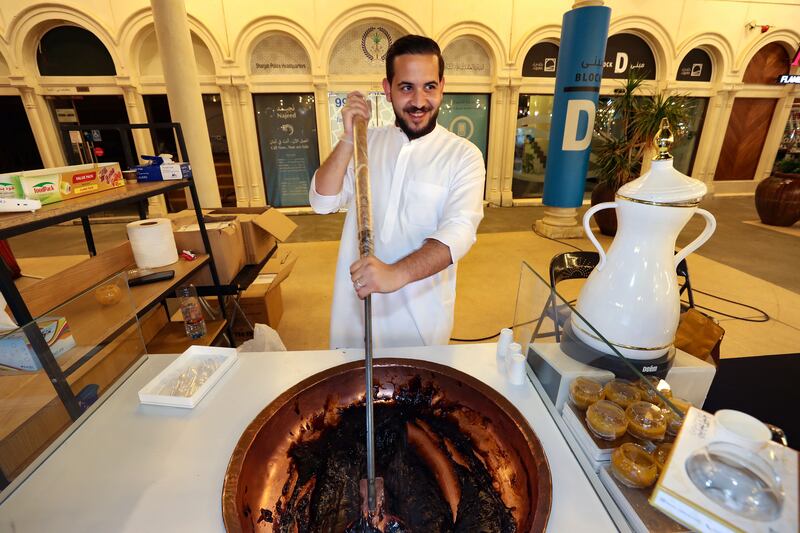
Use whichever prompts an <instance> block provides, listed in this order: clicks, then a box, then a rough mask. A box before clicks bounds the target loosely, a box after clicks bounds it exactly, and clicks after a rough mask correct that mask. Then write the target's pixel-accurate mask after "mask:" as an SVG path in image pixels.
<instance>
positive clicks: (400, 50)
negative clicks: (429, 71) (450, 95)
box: [386, 35, 444, 83]
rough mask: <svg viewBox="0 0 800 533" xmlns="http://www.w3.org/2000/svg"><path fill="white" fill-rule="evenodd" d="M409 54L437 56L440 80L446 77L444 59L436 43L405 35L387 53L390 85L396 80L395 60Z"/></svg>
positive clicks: (387, 74)
mask: <svg viewBox="0 0 800 533" xmlns="http://www.w3.org/2000/svg"><path fill="white" fill-rule="evenodd" d="M407 54H413V55H425V56H427V55H431V56H436V60H437V61H438V62H439V80H440V81H441V79H442V78H443V77H444V59H443V58H442V51H441V50H440V49H439V45H438V44H436V41H434V40H433V39H430V38H428V37H424V36H422V35H405V36H403V37H400V38H399V39H397V40H396V41H395V42H393V43H392V46H390V47H389V51H388V52H387V53H386V79H387V80H389V83H392V78H394V58H395V57H397V56H403V55H407Z"/></svg>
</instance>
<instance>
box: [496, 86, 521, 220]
mask: <svg viewBox="0 0 800 533" xmlns="http://www.w3.org/2000/svg"><path fill="white" fill-rule="evenodd" d="M521 85H522V78H521V77H515V78H512V79H511V82H510V85H509V88H508V94H509V96H508V105H507V106H506V111H505V114H506V120H507V122H506V127H505V139H504V141H503V146H502V154H503V175H502V176H501V182H500V205H502V206H503V207H511V206H513V205H514V193H513V192H512V190H511V186H512V184H513V182H514V150H515V146H516V138H517V111H518V108H519V93H520V87H521Z"/></svg>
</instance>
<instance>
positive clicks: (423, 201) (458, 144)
mask: <svg viewBox="0 0 800 533" xmlns="http://www.w3.org/2000/svg"><path fill="white" fill-rule="evenodd" d="M367 143H368V151H369V154H368V155H369V171H370V187H371V192H372V218H373V225H374V228H373V229H374V234H375V255H376V257H377V258H378V259H380V260H381V261H383V262H384V263H395V262H397V261H398V260H400V259H402V258H403V257H405V256H407V255H409V254H410V253H412V252H414V251H415V250H417V249H419V248H420V247H421V246H422V244H423V241H424V240H425V239H436V240H437V241H440V242H441V243H443V244H445V245H447V247H448V248H449V249H450V256H451V258H452V260H453V264H452V265H450V266H449V267H447V268H445V269H444V270H442V271H441V272H439V273H437V274H434V275H433V276H430V277H428V278H425V279H422V280H419V281H416V282H413V283H410V284H408V285H406V286H405V287H403V288H402V289H400V290H398V291H396V292H394V293H391V294H377V293H376V294H373V295H372V316H373V319H372V324H373V334H372V335H373V345H374V346H375V347H382V346H420V345H435V344H447V343H448V341H449V339H450V334H451V332H452V329H453V310H454V305H455V293H456V264H457V262H458V260H459V259H461V258H462V257H463V256H464V255H465V254H466V253H467V251H469V249H470V247H471V246H472V244H473V243H474V242H475V234H476V231H477V228H478V224H479V223H480V221H481V219H482V218H483V190H484V182H485V179H486V170H485V166H484V162H483V156H482V154H481V152H480V150H478V148H477V147H476V146H475V145H473V144H472V143H471V142H469V141H468V140H466V139H463V138H461V137H459V136H457V135H455V134H453V133H451V132H449V131H448V130H446V129H445V128H443V127H442V126H436V128H435V129H434V130H433V131H432V132H431V133H429V134H428V135H425V136H423V137H420V138H418V139H414V140H411V141H409V140H408V137H406V135H405V133H403V131H402V130H401V129H400V128H398V127H396V126H386V127H382V128H376V129H370V130H369V131H368V141H367ZM315 178H316V175H315ZM354 191H355V184H354V173H353V167H352V161H351V164H350V165H349V166H348V169H347V173H346V174H345V179H344V184H343V187H342V190H341V191H340V192H339V194H337V195H333V196H324V195H321V194H319V193H317V191H316V179H314V180H312V182H311V187H310V191H309V200H310V202H311V206H312V207H313V208H314V211H316V212H317V213H333V212H336V211H338V210H340V209H342V208H344V207H347V208H348V211H347V216H346V218H345V222H344V229H343V230H342V239H341V242H340V243H339V257H338V261H337V264H336V281H335V284H334V293H333V306H332V309H331V333H330V345H331V348H361V347H363V346H364V325H363V323H364V304H363V301H361V300H360V299H359V298H358V296H357V295H356V292H355V289H354V288H353V283H352V281H351V280H350V265H351V264H353V263H354V262H355V261H357V260H358V237H357V221H356V210H355V203H354Z"/></svg>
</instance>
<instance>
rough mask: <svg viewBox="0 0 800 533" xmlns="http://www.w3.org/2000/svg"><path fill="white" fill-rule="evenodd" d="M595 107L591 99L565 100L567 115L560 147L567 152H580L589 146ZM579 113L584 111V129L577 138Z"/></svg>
mask: <svg viewBox="0 0 800 533" xmlns="http://www.w3.org/2000/svg"><path fill="white" fill-rule="evenodd" d="M595 112H596V109H595V106H594V102H592V101H591V100H570V101H569V102H567V116H566V118H565V119H564V140H563V141H562V143H561V149H562V150H564V151H568V152H580V151H583V150H586V149H587V148H589V144H590V143H591V142H592V130H594V115H595ZM581 113H586V131H585V132H584V133H583V136H582V137H581V138H580V139H579V138H578V124H579V123H580V117H581Z"/></svg>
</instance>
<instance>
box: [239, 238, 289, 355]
mask: <svg viewBox="0 0 800 533" xmlns="http://www.w3.org/2000/svg"><path fill="white" fill-rule="evenodd" d="M296 262H297V255H296V254H294V253H292V252H291V251H286V250H282V249H278V251H277V252H276V253H275V255H273V256H272V258H270V260H269V261H267V264H266V265H265V266H264V268H263V269H262V270H261V273H260V274H259V275H258V277H257V278H256V280H255V281H254V282H253V284H252V285H250V287H249V288H248V289H247V290H246V291H244V292H243V293H242V295H241V297H240V298H239V305H240V306H241V308H242V310H243V311H244V314H245V315H247V319H248V320H249V321H250V323H251V324H253V325H254V326H255V325H256V324H267V325H268V326H269V327H271V328H273V329H275V328H277V327H278V324H280V321H281V317H282V316H283V297H282V295H281V287H280V285H281V283H282V282H283V280H285V279H286V278H287V277H288V276H289V274H291V273H292V269H293V268H294V265H295V263H296ZM233 332H234V335H235V336H236V339H237V341H244V340H247V339H249V338H252V336H253V332H252V331H250V329H249V328H248V327H247V324H245V323H244V321H243V320H242V319H241V317H238V318H237V320H236V321H235V322H234V325H233Z"/></svg>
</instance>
